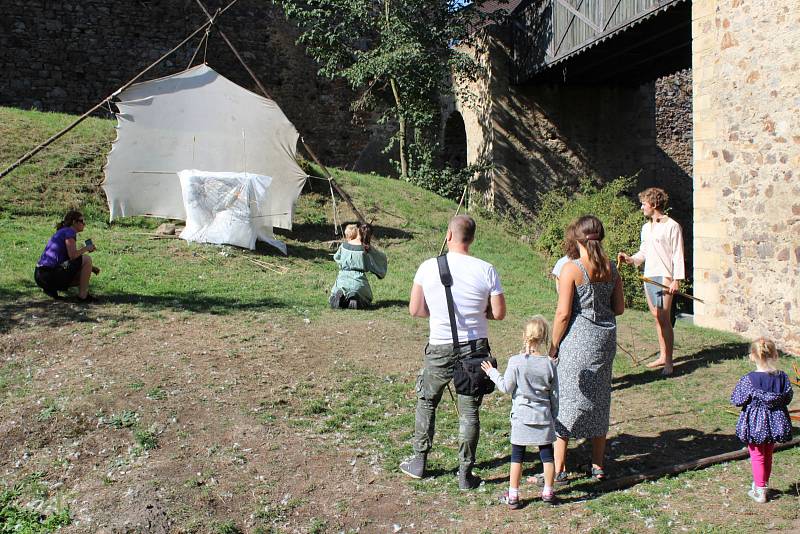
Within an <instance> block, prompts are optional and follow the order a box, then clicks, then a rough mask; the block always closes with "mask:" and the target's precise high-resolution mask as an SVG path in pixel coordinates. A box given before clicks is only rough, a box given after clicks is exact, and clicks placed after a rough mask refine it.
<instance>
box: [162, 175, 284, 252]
mask: <svg viewBox="0 0 800 534" xmlns="http://www.w3.org/2000/svg"><path fill="white" fill-rule="evenodd" d="M178 178H179V180H180V186H181V192H182V198H183V205H184V208H185V211H186V228H185V229H184V230H183V232H181V238H182V239H185V240H187V241H197V242H200V243H216V244H228V245H235V246H237V247H242V248H249V249H250V250H253V249H255V247H256V240H257V239H259V240H261V241H265V242H267V243H269V244H271V245H273V246H275V247H277V248H278V249H280V250H281V251H282V252H283V253H284V254H286V245H285V244H284V243H282V242H281V241H278V240H277V239H275V236H274V235H273V233H272V225H271V224H270V220H271V214H270V212H269V210H270V207H271V205H272V204H271V202H270V184H271V182H272V178H270V177H269V176H263V175H258V174H249V173H232V172H205V171H198V170H194V169H192V170H182V171H180V172H179V173H178Z"/></svg>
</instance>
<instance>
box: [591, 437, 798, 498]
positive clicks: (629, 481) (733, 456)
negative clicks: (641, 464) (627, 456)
mask: <svg viewBox="0 0 800 534" xmlns="http://www.w3.org/2000/svg"><path fill="white" fill-rule="evenodd" d="M798 444H800V437H796V438H794V439H793V440H791V441H788V442H786V443H776V444H775V450H776V451H780V450H783V449H789V448H791V447H794V446H796V445H798ZM748 456H750V453H749V452H748V450H747V449H740V450H738V451H733V452H726V453H723V454H716V455H714V456H708V457H706V458H698V459H697V460H692V461H689V462H684V463H682V464H678V465H668V466H666V467H662V468H660V469H655V470H653V471H648V472H647V473H638V474H636V475H630V476H626V477H620V478H616V479H614V480H609V481H608V482H607V483H604V484H603V485H602V486H601V488H602V491H614V490H618V489H622V488H627V487H629V486H633V485H635V484H638V483H640V482H645V481H647V480H653V479H656V478H661V477H663V476H666V475H675V474H678V473H683V472H684V471H691V470H692V469H700V468H702V467H708V466H709V465H713V464H718V463H722V462H730V461H732V460H741V459H743V458H747V457H748Z"/></svg>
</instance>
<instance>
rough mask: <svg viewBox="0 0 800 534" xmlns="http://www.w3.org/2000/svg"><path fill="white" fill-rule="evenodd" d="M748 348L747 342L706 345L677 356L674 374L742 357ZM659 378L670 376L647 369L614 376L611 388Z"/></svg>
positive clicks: (646, 382) (629, 385)
mask: <svg viewBox="0 0 800 534" xmlns="http://www.w3.org/2000/svg"><path fill="white" fill-rule="evenodd" d="M748 350H749V345H748V344H747V343H724V344H722V345H716V346H714V347H706V348H704V349H702V350H700V351H698V352H695V353H694V354H690V355H688V356H681V357H679V358H675V362H674V371H673V374H672V376H673V377H675V376H680V375H685V374H689V373H692V372H694V371H696V370H697V369H699V368H701V367H708V366H709V365H710V364H712V363H717V362H721V361H724V360H735V359H738V358H741V357H742V355H743V354H746V353H747V351H748ZM658 380H669V378H667V377H664V376H661V370H660V369H647V370H644V371H642V372H639V373H636V374H627V375H624V376H618V377H614V378H613V379H612V380H611V389H612V390H613V391H620V390H623V389H627V388H629V387H633V386H641V385H643V384H649V383H650V382H656V381H658Z"/></svg>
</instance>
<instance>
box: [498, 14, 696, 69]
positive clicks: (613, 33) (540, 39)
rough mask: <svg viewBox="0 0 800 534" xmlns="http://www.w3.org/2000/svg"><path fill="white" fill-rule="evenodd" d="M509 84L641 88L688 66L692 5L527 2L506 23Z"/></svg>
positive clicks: (689, 63)
mask: <svg viewBox="0 0 800 534" xmlns="http://www.w3.org/2000/svg"><path fill="white" fill-rule="evenodd" d="M509 21H510V23H511V45H512V48H513V63H514V71H515V72H514V79H515V81H516V83H526V82H529V81H554V82H562V83H604V82H609V81H613V82H615V83H626V82H627V83H631V84H636V83H641V82H643V81H647V80H652V79H655V78H657V77H660V76H663V75H665V74H669V73H671V72H675V71H676V70H679V69H681V68H687V67H689V66H691V42H692V39H691V0H526V1H523V2H521V3H519V5H517V6H516V7H515V9H514V10H513V12H512V13H511V15H510V17H509Z"/></svg>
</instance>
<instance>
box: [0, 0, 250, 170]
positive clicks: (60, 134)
mask: <svg viewBox="0 0 800 534" xmlns="http://www.w3.org/2000/svg"><path fill="white" fill-rule="evenodd" d="M238 1H239V0H232V2H231V3H230V4H228V5H227V6H225V7H224V8H223V9H221V10H219V11H218V12H217V14H216V15H215V16H214V17H210V20H209V21H208V22H206V23H205V24H203V25H202V26H200V27H199V28H197V29H196V30H195V31H193V32H192V33H191V34H190V35H189V36H188V37H187V38H186V39H184V40H183V41H181V42H180V44H178V45H177V46H176V47H175V48H173V49H172V50H170V51H169V52H167V53H166V54H164V55H163V56H161V57H160V58H158V59H157V60H156V61H154V62H153V63H152V64H151V65H150V66H148V67H147V68H146V69H144V70H143V71H141V72H140V73H139V74H137V75H136V76H134V77H133V78H132V79H130V80H129V81H128V82H127V83H126V84H125V85H123V86H122V87H120V88H119V89H117V90H116V91H114V92H113V93H111V94H110V95H108V96H107V97H106V98H104V99H103V100H102V101H101V102H100V103H99V104H97V105H96V106H94V107H92V109H90V110H89V111H87V112H86V113H84V114H83V115H81V116H80V117H78V118H77V119H76V120H75V121H74V122H73V123H72V124H70V125H69V126H67V127H66V128H64V129H63V130H61V131H60V132H58V133H57V134H55V135H53V136H52V137H50V139H48V140H47V141H45V142H44V143H42V144H40V145H39V146H37V147H36V148H34V149H33V150H31V151H30V152H28V153H27V154H25V155H24V156H22V157H21V158H19V159H18V160H17V161H15V162H14V163H12V164H11V166H10V167H8V168H6V169H5V170H3V172H0V179H2V178H3V177H4V176H6V175H8V174H10V173H11V172H12V171H13V170H14V169H16V168H17V167H19V166H20V165H22V164H23V163H25V162H26V161H28V160H29V159H31V158H32V157H33V156H35V155H36V154H38V153H39V152H40V151H42V150H44V149H45V148H47V147H48V146H49V145H50V144H52V143H53V142H54V141H56V140H57V139H59V138H60V137H63V136H64V134H66V133H67V132H69V131H70V130H72V129H73V128H75V127H76V126H77V125H79V124H80V123H82V122H83V121H84V120H86V119H87V118H88V117H89V115H91V114H92V113H94V112H95V111H97V110H98V109H100V108H101V107H103V106H104V105H106V103H108V102H109V101H110V100H111V99H112V98H114V97H115V96H116V95H118V94H119V93H121V92H122V91H124V90H125V89H127V88H128V87H130V86H131V85H133V84H134V83H136V81H137V80H138V79H139V78H141V77H142V76H144V75H145V74H147V73H148V72H149V71H150V70H152V69H153V68H154V67H156V66H157V65H158V64H159V63H161V62H162V61H164V60H165V59H166V58H168V57H169V56H171V55H172V54H173V53H175V51H176V50H178V49H179V48H180V47H182V46H183V45H185V44H186V43H188V42H189V41H191V40H192V38H193V37H194V36H195V35H197V34H198V33H200V32H203V31H205V30H206V29H207V28H209V27H210V26H211V25H212V24H214V19H215V18H216V16H219V15H220V14H222V13H224V12H225V11H227V10H228V9H230V8H231V7H232V6H233V5H234V4H235V3H236V2H238Z"/></svg>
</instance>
